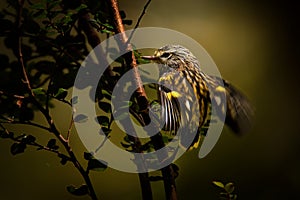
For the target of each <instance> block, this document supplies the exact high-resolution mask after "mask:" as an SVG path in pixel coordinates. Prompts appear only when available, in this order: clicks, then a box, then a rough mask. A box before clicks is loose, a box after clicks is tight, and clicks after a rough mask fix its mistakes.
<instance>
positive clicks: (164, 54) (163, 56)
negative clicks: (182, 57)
mask: <svg viewBox="0 0 300 200" xmlns="http://www.w3.org/2000/svg"><path fill="white" fill-rule="evenodd" d="M170 55H171V54H170V53H163V54H162V55H161V56H160V57H162V58H168V57H169V56H170Z"/></svg>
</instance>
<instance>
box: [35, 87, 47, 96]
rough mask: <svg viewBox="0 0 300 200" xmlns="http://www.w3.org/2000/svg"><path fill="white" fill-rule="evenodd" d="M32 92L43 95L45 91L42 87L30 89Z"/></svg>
mask: <svg viewBox="0 0 300 200" xmlns="http://www.w3.org/2000/svg"><path fill="white" fill-rule="evenodd" d="M32 92H33V94H34V95H44V94H46V91H45V90H44V89H43V88H35V89H32Z"/></svg>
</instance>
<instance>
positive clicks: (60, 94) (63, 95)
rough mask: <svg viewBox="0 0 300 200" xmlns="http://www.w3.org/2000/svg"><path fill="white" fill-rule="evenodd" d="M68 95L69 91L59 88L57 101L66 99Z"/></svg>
mask: <svg viewBox="0 0 300 200" xmlns="http://www.w3.org/2000/svg"><path fill="white" fill-rule="evenodd" d="M67 95H68V90H66V89H64V88H59V89H58V92H57V93H56V94H55V95H54V97H55V98H56V99H64V98H66V96H67Z"/></svg>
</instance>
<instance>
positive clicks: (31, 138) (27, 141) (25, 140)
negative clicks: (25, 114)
mask: <svg viewBox="0 0 300 200" xmlns="http://www.w3.org/2000/svg"><path fill="white" fill-rule="evenodd" d="M35 140H36V138H35V137H34V136H32V135H25V136H24V137H23V138H22V142H23V143H25V144H30V143H33V142H35Z"/></svg>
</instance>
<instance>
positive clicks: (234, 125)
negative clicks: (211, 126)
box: [208, 76, 254, 135]
mask: <svg viewBox="0 0 300 200" xmlns="http://www.w3.org/2000/svg"><path fill="white" fill-rule="evenodd" d="M208 80H209V82H210V83H211V84H210V86H211V88H210V90H211V92H213V94H212V96H213V97H212V101H213V102H214V103H215V105H217V106H218V108H217V113H218V115H219V116H220V118H221V119H224V118H225V124H226V125H228V126H229V127H230V128H231V129H232V130H233V131H234V132H235V133H236V134H238V135H242V134H244V133H246V132H248V131H249V130H250V128H251V127H252V122H253V115H254V111H253V107H252V106H251V104H250V102H249V100H248V99H247V97H246V96H245V95H244V94H243V93H242V92H241V91H239V90H238V89H237V88H235V87H234V86H233V85H232V84H231V83H229V82H228V81H226V80H223V79H221V78H216V77H211V76H210V77H208ZM225 99H226V101H224V100H225ZM225 102H226V104H225ZM224 115H225V116H224Z"/></svg>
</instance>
